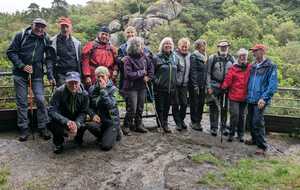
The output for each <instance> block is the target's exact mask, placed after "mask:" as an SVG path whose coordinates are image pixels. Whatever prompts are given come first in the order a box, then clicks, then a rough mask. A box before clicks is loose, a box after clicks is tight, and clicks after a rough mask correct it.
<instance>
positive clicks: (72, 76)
mask: <svg viewBox="0 0 300 190" xmlns="http://www.w3.org/2000/svg"><path fill="white" fill-rule="evenodd" d="M65 81H66V82H70V81H77V82H80V74H79V73H78V72H75V71H71V72H67V73H66V80H65Z"/></svg>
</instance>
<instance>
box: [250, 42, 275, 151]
mask: <svg viewBox="0 0 300 190" xmlns="http://www.w3.org/2000/svg"><path fill="white" fill-rule="evenodd" d="M250 50H252V52H253V55H254V57H255V62H254V64H253V65H252V67H251V70H250V79H249V83H248V96H247V102H248V117H249V126H250V130H251V137H252V139H251V140H250V141H249V140H248V141H246V144H253V145H256V146H257V147H258V150H257V151H256V154H264V153H265V151H266V150H267V148H268V146H267V142H266V139H265V122H264V111H265V109H266V107H267V105H269V104H270V101H271V99H272V97H273V95H274V93H275V92H276V90H277V86H278V78H277V66H276V65H275V64H273V63H272V61H271V60H270V59H268V58H266V57H265V54H266V50H267V48H266V46H265V45H263V44H256V45H255V46H254V47H252V48H251V49H250Z"/></svg>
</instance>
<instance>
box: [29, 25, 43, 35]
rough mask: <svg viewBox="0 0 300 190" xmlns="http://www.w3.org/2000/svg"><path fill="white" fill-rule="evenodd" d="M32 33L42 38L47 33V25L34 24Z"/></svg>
mask: <svg viewBox="0 0 300 190" xmlns="http://www.w3.org/2000/svg"><path fill="white" fill-rule="evenodd" d="M32 32H33V33H34V34H35V35H37V36H42V35H44V33H45V32H46V25H43V24H40V23H33V24H32Z"/></svg>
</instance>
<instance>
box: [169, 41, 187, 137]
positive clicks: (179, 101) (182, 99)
mask: <svg viewBox="0 0 300 190" xmlns="http://www.w3.org/2000/svg"><path fill="white" fill-rule="evenodd" d="M189 48H190V40H189V39H188V38H181V39H180V40H179V41H178V49H177V50H176V52H175V53H176V56H177V58H178V60H179V64H178V72H177V84H176V101H175V104H174V105H172V114H173V117H174V121H175V123H176V129H177V130H178V131H181V130H182V129H186V128H187V126H186V124H185V123H184V118H185V116H186V109H187V104H188V101H187V92H188V82H189V75H190V65H191V62H190V56H191V53H190V52H189Z"/></svg>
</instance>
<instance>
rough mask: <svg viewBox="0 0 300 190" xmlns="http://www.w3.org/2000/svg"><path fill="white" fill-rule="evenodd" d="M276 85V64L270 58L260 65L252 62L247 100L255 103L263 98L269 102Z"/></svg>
mask: <svg viewBox="0 0 300 190" xmlns="http://www.w3.org/2000/svg"><path fill="white" fill-rule="evenodd" d="M277 86H278V79H277V66H276V65H275V64H273V63H272V61H271V60H270V59H266V60H265V61H264V62H262V63H261V64H260V65H257V64H253V65H252V67H251V70H250V78H249V82H248V95H247V102H248V103H251V104H256V103H257V102H258V100H259V99H263V100H264V101H265V102H266V104H269V103H270V101H271V98H272V96H273V95H274V93H275V92H276V90H277Z"/></svg>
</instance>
